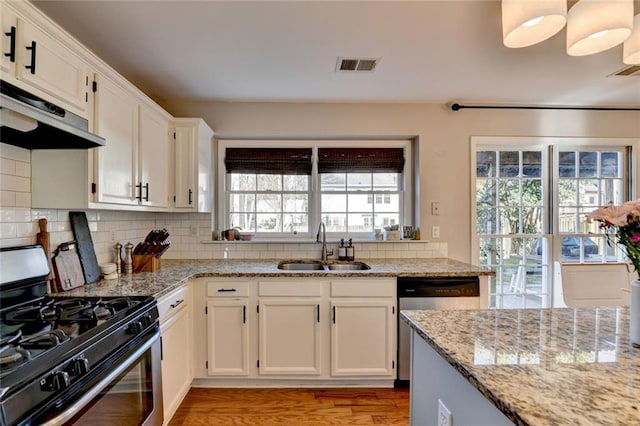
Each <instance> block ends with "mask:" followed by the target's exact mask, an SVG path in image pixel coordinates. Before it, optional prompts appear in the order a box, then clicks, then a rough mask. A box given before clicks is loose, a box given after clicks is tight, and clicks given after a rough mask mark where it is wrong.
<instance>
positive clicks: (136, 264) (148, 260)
mask: <svg viewBox="0 0 640 426" xmlns="http://www.w3.org/2000/svg"><path fill="white" fill-rule="evenodd" d="M131 260H132V262H131V263H132V265H133V272H155V271H159V270H160V258H159V257H156V256H155V255H153V254H134V255H131Z"/></svg>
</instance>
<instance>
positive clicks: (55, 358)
mask: <svg viewBox="0 0 640 426" xmlns="http://www.w3.org/2000/svg"><path fill="white" fill-rule="evenodd" d="M43 256H44V251H42V248H41V247H40V246H26V247H20V248H13V249H1V250H0V268H1V269H0V270H2V271H3V273H2V275H1V276H0V303H1V304H2V305H1V307H0V404H1V405H0V424H2V425H5V424H7V425H13V424H33V423H38V424H39V423H42V422H44V420H45V419H46V418H48V417H50V415H49V414H48V412H50V411H60V410H62V409H64V407H65V406H69V405H73V404H74V403H75V401H76V400H77V399H79V398H80V396H81V395H82V394H83V393H85V392H87V391H88V390H89V389H91V388H92V387H94V386H95V385H96V384H97V383H99V382H101V380H102V379H103V378H104V377H105V375H108V372H109V370H112V369H113V368H114V367H115V365H116V364H117V362H118V360H119V359H122V358H126V356H127V354H129V353H132V352H134V351H135V350H136V348H137V347H139V346H140V345H142V344H144V343H145V342H148V341H150V340H151V339H154V338H156V337H157V335H158V332H159V325H158V310H157V307H156V301H155V299H154V298H152V297H149V296H139V297H86V298H85V297H80V298H79V297H50V296H48V295H46V282H45V281H44V278H45V277H46V274H48V261H47V259H46V256H44V257H43ZM17 259H18V260H20V261H21V265H23V266H19V265H18V264H15V261H16V260H17ZM34 262H35V265H36V266H35V267H28V266H24V265H33V264H34ZM45 265H46V274H45V275H44V276H43V275H42V273H43V272H45V268H44V266H45ZM16 268H17V269H19V270H17V269H16ZM5 270H6V273H5ZM34 274H35V276H34ZM15 278H18V279H17V280H16V279H15ZM7 279H9V280H11V281H7Z"/></svg>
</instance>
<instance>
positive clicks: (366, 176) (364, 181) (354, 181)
mask: <svg viewBox="0 0 640 426" xmlns="http://www.w3.org/2000/svg"><path fill="white" fill-rule="evenodd" d="M371 188H372V184H371V173H349V174H347V189H348V190H349V191H358V190H360V191H371Z"/></svg>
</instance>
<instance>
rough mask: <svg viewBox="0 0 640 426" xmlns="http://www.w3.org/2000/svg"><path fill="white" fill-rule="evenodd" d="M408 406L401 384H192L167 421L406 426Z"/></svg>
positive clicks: (195, 425) (175, 425) (174, 424)
mask: <svg viewBox="0 0 640 426" xmlns="http://www.w3.org/2000/svg"><path fill="white" fill-rule="evenodd" d="M408 407H409V392H408V391H407V390H403V389H400V390H396V389H369V388H366V389H362V388H339V389H334V388H326V389H316V388H304V389H297V388H259V389H235V388H234V389H227V388H216V389H213V388H193V389H191V390H190V391H189V393H188V394H187V396H186V397H185V399H184V401H183V402H182V404H181V405H180V407H179V408H178V410H177V411H176V414H175V415H174V417H173V419H171V422H170V423H169V426H179V425H180V426H209V425H221V426H226V425H230V426H236V425H237V426H332V425H355V426H358V425H369V426H372V425H389V426H392V425H393V426H396V425H403V426H407V425H408V424H409V408H408Z"/></svg>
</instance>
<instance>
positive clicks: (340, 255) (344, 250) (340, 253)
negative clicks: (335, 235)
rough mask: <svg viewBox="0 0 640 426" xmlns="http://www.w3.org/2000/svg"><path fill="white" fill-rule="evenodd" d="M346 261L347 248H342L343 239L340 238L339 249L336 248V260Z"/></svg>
mask: <svg viewBox="0 0 640 426" xmlns="http://www.w3.org/2000/svg"><path fill="white" fill-rule="evenodd" d="M346 259H347V248H346V247H345V246H344V238H340V247H338V260H346Z"/></svg>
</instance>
